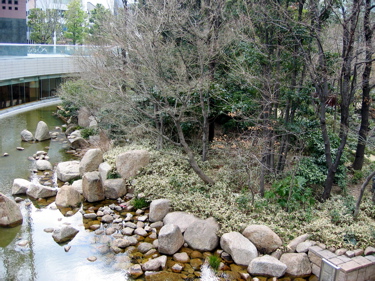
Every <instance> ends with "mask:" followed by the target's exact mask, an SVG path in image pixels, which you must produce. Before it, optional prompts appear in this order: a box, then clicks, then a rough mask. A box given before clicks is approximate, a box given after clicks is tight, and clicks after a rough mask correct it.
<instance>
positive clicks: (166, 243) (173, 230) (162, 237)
mask: <svg viewBox="0 0 375 281" xmlns="http://www.w3.org/2000/svg"><path fill="white" fill-rule="evenodd" d="M183 244H184V237H183V236H182V233H181V230H180V228H179V227H178V226H177V225H174V224H167V225H164V226H163V227H162V228H161V229H160V232H159V239H158V251H159V253H161V254H167V255H173V254H174V253H176V252H177V251H178V250H179V249H180V248H181V247H182V245H183Z"/></svg>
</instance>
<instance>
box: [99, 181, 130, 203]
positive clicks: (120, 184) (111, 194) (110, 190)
mask: <svg viewBox="0 0 375 281" xmlns="http://www.w3.org/2000/svg"><path fill="white" fill-rule="evenodd" d="M103 186H104V195H105V197H106V198H108V199H117V198H120V197H122V196H124V195H125V194H126V193H127V192H128V189H127V187H126V182H125V180H124V179H109V180H105V181H104V184H103Z"/></svg>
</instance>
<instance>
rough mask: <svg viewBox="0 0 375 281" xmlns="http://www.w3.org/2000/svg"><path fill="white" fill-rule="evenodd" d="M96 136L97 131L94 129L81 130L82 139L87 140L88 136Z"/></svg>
mask: <svg viewBox="0 0 375 281" xmlns="http://www.w3.org/2000/svg"><path fill="white" fill-rule="evenodd" d="M97 134H98V130H97V129H94V128H83V129H81V136H82V137H83V138H84V139H88V138H89V137H90V136H95V135H97Z"/></svg>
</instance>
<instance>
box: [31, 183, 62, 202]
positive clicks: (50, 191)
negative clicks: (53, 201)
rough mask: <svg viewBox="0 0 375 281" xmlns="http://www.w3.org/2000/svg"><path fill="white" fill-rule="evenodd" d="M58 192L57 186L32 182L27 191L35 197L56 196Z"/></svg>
mask: <svg viewBox="0 0 375 281" xmlns="http://www.w3.org/2000/svg"><path fill="white" fill-rule="evenodd" d="M56 193H57V189H56V188H52V187H49V186H45V185H41V184H38V183H32V184H31V185H30V187H29V189H28V190H27V192H26V194H27V195H28V196H30V197H32V198H35V199H38V198H48V197H52V196H55V195H56Z"/></svg>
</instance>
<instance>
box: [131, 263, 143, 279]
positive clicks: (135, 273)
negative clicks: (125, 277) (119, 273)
mask: <svg viewBox="0 0 375 281" xmlns="http://www.w3.org/2000/svg"><path fill="white" fill-rule="evenodd" d="M129 275H130V276H132V277H133V278H135V279H136V278H137V277H139V276H141V275H143V270H142V267H141V265H140V264H135V265H132V266H131V267H130V268H129Z"/></svg>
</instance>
